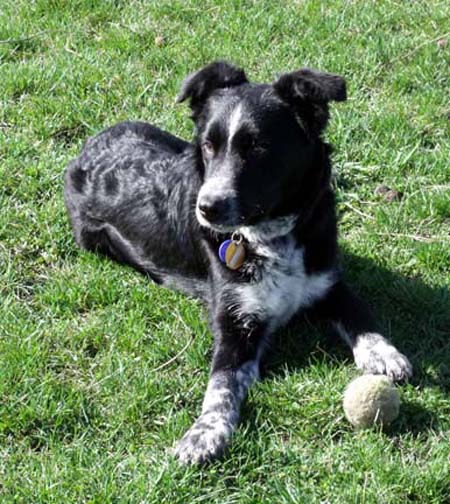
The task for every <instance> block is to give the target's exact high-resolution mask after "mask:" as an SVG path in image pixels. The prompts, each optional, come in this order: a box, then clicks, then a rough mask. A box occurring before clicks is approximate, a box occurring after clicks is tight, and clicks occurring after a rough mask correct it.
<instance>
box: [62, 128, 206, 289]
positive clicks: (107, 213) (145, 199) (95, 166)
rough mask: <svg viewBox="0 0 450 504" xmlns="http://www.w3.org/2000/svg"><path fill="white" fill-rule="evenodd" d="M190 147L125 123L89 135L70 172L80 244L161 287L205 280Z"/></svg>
mask: <svg viewBox="0 0 450 504" xmlns="http://www.w3.org/2000/svg"><path fill="white" fill-rule="evenodd" d="M189 146H190V144H188V143H187V142H185V141H183V140H181V139H179V138H177V137H175V136H173V135H171V134H169V133H166V132H164V131H162V130H160V129H158V128H156V127H154V126H151V125H149V124H146V123H142V122H124V123H120V124H118V125H116V126H114V127H112V128H109V129H107V130H105V131H103V132H101V133H100V134H98V135H97V136H95V137H92V138H90V139H89V140H88V141H87V142H86V144H85V146H84V149H83V151H82V152H81V154H80V155H79V156H78V157H77V158H76V159H74V160H73V161H72V162H71V163H70V164H69V166H68V168H67V170H66V175H65V191H64V195H65V201H66V206H67V209H68V211H69V216H70V220H71V223H72V226H73V229H74V234H75V238H76V241H77V243H78V244H79V245H80V246H81V247H83V248H86V249H88V250H93V251H96V252H100V253H102V254H105V255H108V256H109V257H111V258H113V259H115V260H116V261H119V262H121V263H125V264H129V265H131V266H133V267H134V268H136V269H138V270H139V271H141V272H143V273H146V274H148V275H150V276H151V277H152V278H153V279H154V280H155V281H157V282H158V283H176V282H174V281H173V279H172V280H170V279H169V278H168V277H169V276H170V277H177V276H178V275H181V276H183V277H188V278H189V277H196V276H200V277H201V276H202V270H203V267H202V263H201V260H199V257H200V255H199V254H198V253H197V249H196V248H197V243H196V242H195V241H194V240H193V239H192V238H193V237H195V236H196V234H195V233H192V232H191V229H190V227H191V226H192V223H193V222H194V223H195V219H193V218H192V214H193V211H194V208H195V198H196V192H197V191H196V182H197V176H196V173H195V171H194V170H193V169H192V162H190V157H191V153H190V147H189ZM184 284H186V282H184ZM182 290H186V286H184V288H182ZM188 290H189V289H188Z"/></svg>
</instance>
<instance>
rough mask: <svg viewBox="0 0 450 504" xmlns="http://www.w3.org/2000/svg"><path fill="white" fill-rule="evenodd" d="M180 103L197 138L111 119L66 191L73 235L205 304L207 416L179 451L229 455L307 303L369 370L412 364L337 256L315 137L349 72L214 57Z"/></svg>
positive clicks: (397, 369) (325, 154)
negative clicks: (280, 68)
mask: <svg viewBox="0 0 450 504" xmlns="http://www.w3.org/2000/svg"><path fill="white" fill-rule="evenodd" d="M187 99H189V100H190V106H191V109H192V117H193V119H194V122H195V126H196V135H195V140H194V142H193V143H192V144H191V143H188V142H185V141H183V140H180V139H178V138H176V137H174V136H172V135H170V134H169V133H166V132H163V131H161V130H159V129H157V128H155V127H153V126H151V125H149V124H145V123H141V122H125V123H121V124H118V125H117V126H114V127H112V128H110V129H107V130H106V131H104V132H102V133H100V134H99V135H97V136H96V137H93V138H91V139H89V140H88V141H87V143H86V145H85V147H84V150H83V152H82V153H81V154H80V156H79V157H78V158H76V159H75V160H74V161H72V162H71V163H70V164H69V166H68V168H67V171H66V178H65V200H66V204H67V208H68V211H69V214H70V218H71V222H72V225H73V228H74V232H75V237H76V240H77V242H78V244H79V245H81V246H82V247H84V248H86V249H88V250H94V251H98V252H100V253H103V254H106V255H108V256H110V257H112V258H113V259H115V260H117V261H120V262H122V263H126V264H129V265H131V266H133V267H134V268H136V269H138V270H139V271H141V272H143V273H145V274H147V275H148V276H150V277H151V278H152V279H153V280H154V281H156V282H158V283H161V284H163V285H165V286H168V287H174V288H177V289H181V290H182V291H184V292H187V293H190V294H192V295H195V296H198V297H201V298H202V299H203V300H204V301H205V302H206V303H207V305H208V309H209V315H210V320H211V328H212V331H213V334H214V353H213V361H212V372H211V376H210V379H209V383H208V387H207V390H206V394H205V398H204V401H203V407H202V412H201V415H200V416H199V418H198V419H197V420H196V421H195V423H194V425H193V426H192V427H191V428H190V429H189V431H188V432H187V433H186V434H185V436H184V437H183V438H182V439H181V441H180V442H179V443H178V445H177V447H176V450H175V451H176V454H177V455H178V457H179V458H180V460H181V461H183V462H191V463H194V462H204V461H207V460H211V459H213V458H215V457H217V456H219V455H220V454H222V453H223V451H224V448H225V447H226V446H227V445H228V443H229V440H230V437H231V434H232V432H233V430H234V429H235V427H236V425H237V423H238V420H239V408H240V404H241V403H242V401H243V399H244V398H245V396H246V393H247V390H248V388H249V387H250V385H251V384H252V383H253V382H254V381H255V380H257V379H258V374H259V363H260V360H261V357H262V356H263V354H264V350H265V348H266V347H267V346H268V343H269V341H270V339H271V337H272V336H273V334H274V332H275V331H276V330H277V329H279V328H280V327H282V326H283V325H285V324H286V323H287V322H289V320H290V319H291V318H292V317H293V316H294V315H296V314H297V313H299V312H301V311H304V310H305V309H313V310H315V312H317V313H318V314H319V315H321V316H323V317H324V318H326V319H328V320H329V321H331V323H333V324H334V326H335V327H336V328H337V330H338V332H339V333H340V335H341V336H342V337H343V339H344V341H345V342H346V343H347V344H348V345H350V347H351V349H352V350H353V354H354V358H355V362H356V365H357V367H358V368H360V369H362V370H363V371H364V372H366V373H382V374H386V375H387V376H389V377H390V378H391V379H392V380H401V379H404V378H406V377H408V376H410V375H411V371H412V369H411V365H410V363H409V361H408V359H407V358H406V357H405V356H404V355H402V354H401V353H400V352H399V351H398V350H397V349H396V348H395V347H394V346H393V345H392V344H391V343H390V342H389V341H388V340H387V339H386V338H384V337H383V336H382V335H381V334H379V333H378V332H377V330H376V325H375V324H374V322H373V321H372V318H371V316H370V314H369V313H368V311H367V309H366V308H365V305H364V304H363V303H362V302H361V301H359V300H358V299H357V298H356V297H355V295H353V294H352V292H351V291H350V290H349V288H348V287H347V286H346V285H345V283H344V281H343V278H342V271H341V269H340V267H339V264H338V246H337V230H336V214H335V203H334V194H333V191H332V189H331V187H330V173H331V163H330V150H331V149H330V147H329V146H328V145H327V144H326V143H325V142H324V141H323V140H322V139H321V134H322V132H323V131H324V128H325V127H326V124H327V121H328V118H329V110H328V103H329V102H330V101H332V100H334V101H343V100H345V99H346V88H345V81H344V80H343V79H342V78H341V77H339V76H336V75H331V74H328V73H321V72H317V71H314V70H310V69H302V70H299V71H296V72H292V73H288V74H285V75H282V76H281V77H280V78H279V79H278V80H277V81H276V82H274V83H273V84H253V83H249V82H248V80H247V77H246V75H245V73H244V72H243V70H241V69H238V68H236V67H234V66H232V65H230V64H228V63H226V62H221V61H219V62H214V63H211V64H210V65H208V66H206V67H205V68H203V69H201V70H199V71H198V72H196V73H193V74H192V75H190V76H188V77H187V78H186V80H185V82H184V83H183V86H182V89H181V94H180V96H179V98H178V101H180V102H181V101H184V100H187ZM227 240H228V241H227ZM219 249H220V254H219ZM219 255H220V257H219Z"/></svg>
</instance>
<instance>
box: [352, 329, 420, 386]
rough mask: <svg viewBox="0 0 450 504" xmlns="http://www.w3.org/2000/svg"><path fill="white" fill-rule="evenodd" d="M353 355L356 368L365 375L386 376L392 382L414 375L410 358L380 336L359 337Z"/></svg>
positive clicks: (370, 334) (366, 335) (365, 335)
mask: <svg viewBox="0 0 450 504" xmlns="http://www.w3.org/2000/svg"><path fill="white" fill-rule="evenodd" d="M353 355H354V357H355V363H356V366H357V367H358V369H361V370H362V371H364V373H371V374H384V375H386V376H387V377H388V378H390V379H391V380H392V381H400V380H404V379H406V378H409V377H411V375H412V366H411V363H410V362H409V360H408V358H407V357H405V356H404V355H403V354H402V353H400V352H399V351H398V350H397V349H396V348H395V347H394V346H393V345H391V344H390V343H389V342H388V341H387V340H386V339H385V338H383V336H381V335H380V334H375V333H368V334H364V335H360V336H358V342H357V344H356V346H355V347H354V349H353Z"/></svg>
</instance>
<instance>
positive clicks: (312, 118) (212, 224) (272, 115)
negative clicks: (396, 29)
mask: <svg viewBox="0 0 450 504" xmlns="http://www.w3.org/2000/svg"><path fill="white" fill-rule="evenodd" d="M186 99H189V100H190V106H191V109H192V117H193V119H194V121H195V124H196V128H197V142H198V148H199V152H200V165H201V171H202V177H203V185H202V187H201V189H200V191H199V194H198V199H197V207H196V215H197V219H198V220H199V222H200V224H201V225H202V226H206V227H209V228H212V229H214V230H216V231H223V232H226V231H233V230H235V229H237V228H239V227H242V226H249V225H255V224H258V223H260V222H265V221H268V220H271V219H273V218H275V217H280V216H284V215H287V214H292V213H293V212H294V213H295V211H296V209H297V208H299V207H300V206H301V203H302V202H301V201H299V198H300V199H301V198H302V194H304V191H305V185H306V184H309V183H310V181H311V180H312V179H314V177H315V175H314V174H315V173H316V174H317V176H318V174H319V172H320V170H321V169H322V167H321V166H317V164H320V162H321V161H320V156H319V158H318V150H320V147H321V146H323V143H322V141H321V139H320V134H321V133H322V131H323V130H324V128H325V126H326V124H327V121H328V117H329V113H328V103H329V101H331V100H335V101H343V100H345V99H346V89H345V81H344V79H342V78H341V77H339V76H337V75H332V74H328V73H322V72H317V71H315V70H310V69H302V70H299V71H297V72H292V73H288V74H284V75H282V76H281V77H280V78H279V79H278V80H277V81H276V82H274V83H273V84H253V83H249V81H248V80H247V77H246V75H245V73H244V71H243V70H241V69H239V68H236V67H234V66H232V65H230V64H228V63H226V62H214V63H211V64H210V65H208V66H206V67H205V68H203V69H201V70H199V71H198V72H195V73H194V74H192V75H190V76H189V77H187V78H186V80H185V81H184V83H183V86H182V89H181V93H180V95H179V97H178V101H184V100H186ZM318 159H319V160H318Z"/></svg>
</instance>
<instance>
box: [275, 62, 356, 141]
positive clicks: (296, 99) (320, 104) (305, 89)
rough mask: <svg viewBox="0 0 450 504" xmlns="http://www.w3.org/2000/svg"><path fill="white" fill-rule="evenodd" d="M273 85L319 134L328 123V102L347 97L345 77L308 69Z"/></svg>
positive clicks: (288, 75) (286, 76) (281, 79)
mask: <svg viewBox="0 0 450 504" xmlns="http://www.w3.org/2000/svg"><path fill="white" fill-rule="evenodd" d="M273 87H274V89H275V91H276V93H277V94H278V96H280V98H282V99H283V101H285V102H287V103H288V104H289V105H291V106H292V107H294V109H295V110H296V112H297V113H298V114H299V116H300V117H301V118H302V119H303V120H304V121H305V122H306V123H307V125H308V127H309V128H310V129H311V130H312V131H315V132H316V133H318V134H320V132H321V131H322V130H323V129H324V128H325V126H326V125H327V122H328V117H329V113H328V103H329V102H330V101H345V100H346V99H347V90H346V85H345V80H344V79H343V78H342V77H340V76H339V75H334V74H330V73H325V72H319V71H317V70H311V69H309V68H302V69H301V70H298V71H297V72H292V73H288V74H284V75H282V76H281V77H280V78H279V79H278V80H277V81H276V82H275V83H274V84H273Z"/></svg>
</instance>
